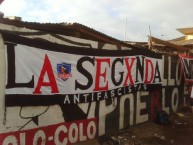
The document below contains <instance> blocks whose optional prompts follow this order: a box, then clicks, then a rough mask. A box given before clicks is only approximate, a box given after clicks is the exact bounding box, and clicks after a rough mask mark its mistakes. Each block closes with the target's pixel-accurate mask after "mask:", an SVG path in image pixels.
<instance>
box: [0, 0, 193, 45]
mask: <svg viewBox="0 0 193 145" xmlns="http://www.w3.org/2000/svg"><path fill="white" fill-rule="evenodd" d="M192 6H193V1H192V0H4V1H3V3H2V4H1V5H0V11H1V12H3V13H4V16H19V17H22V20H23V21H28V22H40V23H63V22H67V23H75V22H76V23H80V24H83V25H85V26H88V27H90V28H93V29H95V30H96V31H99V32H102V33H104V34H106V35H109V36H111V37H113V38H116V39H119V40H123V41H142V42H144V41H147V40H148V37H147V36H148V35H150V31H151V35H152V36H154V37H157V38H160V39H162V40H170V39H174V38H177V37H181V36H183V34H181V33H180V32H178V31H177V30H176V29H177V28H185V27H193V16H192V14H193V8H192ZM149 28H150V29H149Z"/></svg>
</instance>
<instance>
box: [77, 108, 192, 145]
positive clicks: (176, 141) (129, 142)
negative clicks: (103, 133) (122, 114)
mask: <svg viewBox="0 0 193 145" xmlns="http://www.w3.org/2000/svg"><path fill="white" fill-rule="evenodd" d="M169 118H170V123H169V124H167V125H160V124H157V123H155V122H146V123H143V124H140V125H136V126H132V127H129V128H126V129H124V130H120V131H119V132H117V133H115V134H112V135H111V136H109V137H104V138H99V139H97V140H92V141H88V142H82V143H80V144H79V145H193V113H192V108H191V107H184V108H182V109H181V110H180V111H179V112H178V113H175V114H171V115H170V116H169Z"/></svg>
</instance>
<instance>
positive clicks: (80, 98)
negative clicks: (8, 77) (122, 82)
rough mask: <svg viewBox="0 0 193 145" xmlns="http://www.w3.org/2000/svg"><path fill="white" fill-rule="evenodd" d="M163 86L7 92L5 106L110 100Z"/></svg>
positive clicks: (141, 85)
mask: <svg viewBox="0 0 193 145" xmlns="http://www.w3.org/2000/svg"><path fill="white" fill-rule="evenodd" d="M160 88H161V84H153V85H144V84H138V85H134V86H126V87H121V88H117V89H114V90H108V91H102V92H93V93H84V94H66V95H62V94H54V95H31V94H6V95H5V106H7V107H11V106H49V105H55V104H59V105H64V104H78V103H88V102H93V101H100V100H108V99H112V98H114V97H120V96H123V95H125V94H130V93H135V92H137V91H150V90H157V89H160Z"/></svg>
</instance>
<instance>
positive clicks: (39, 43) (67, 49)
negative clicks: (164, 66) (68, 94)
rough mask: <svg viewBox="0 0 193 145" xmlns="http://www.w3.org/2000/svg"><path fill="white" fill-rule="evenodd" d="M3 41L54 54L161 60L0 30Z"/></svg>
mask: <svg viewBox="0 0 193 145" xmlns="http://www.w3.org/2000/svg"><path fill="white" fill-rule="evenodd" d="M0 33H1V34H2V37H3V39H4V41H7V42H10V43H15V44H22V45H27V46H31V47H35V48H39V49H43V50H49V51H55V52H61V53H62V52H63V53H70V54H77V55H84V56H85V55H87V56H115V57H116V56H117V57H118V56H136V55H144V56H147V57H151V58H157V59H162V55H161V54H158V53H154V52H152V51H148V50H145V51H144V50H140V49H139V50H137V49H135V50H104V49H89V48H84V47H75V46H67V45H61V44H56V43H52V42H49V41H47V40H42V39H37V38H36V39H30V38H26V37H21V36H19V35H15V34H13V33H10V32H6V31H2V30H0Z"/></svg>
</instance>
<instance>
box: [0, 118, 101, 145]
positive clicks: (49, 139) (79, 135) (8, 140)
mask: <svg viewBox="0 0 193 145" xmlns="http://www.w3.org/2000/svg"><path fill="white" fill-rule="evenodd" d="M96 124H97V123H96V118H92V119H87V120H80V121H75V122H65V123H60V124H55V125H50V126H46V127H41V128H36V129H31V130H24V131H16V132H9V133H2V134H0V144H1V145H40V144H41V145H69V144H73V143H76V142H79V141H86V140H89V139H94V138H95V136H96V128H97V125H96Z"/></svg>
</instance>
